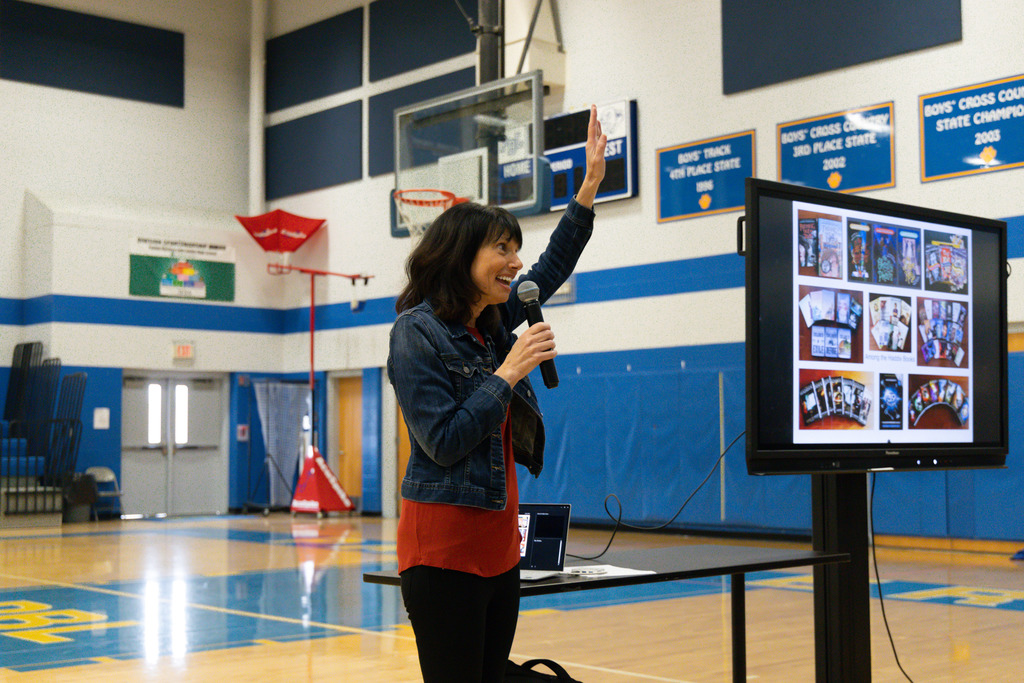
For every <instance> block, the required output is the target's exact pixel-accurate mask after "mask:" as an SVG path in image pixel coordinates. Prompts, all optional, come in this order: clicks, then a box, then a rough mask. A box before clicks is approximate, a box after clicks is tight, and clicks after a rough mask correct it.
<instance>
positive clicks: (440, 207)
mask: <svg viewBox="0 0 1024 683" xmlns="http://www.w3.org/2000/svg"><path fill="white" fill-rule="evenodd" d="M392 196H393V197H394V199H395V212H396V213H397V214H398V218H399V224H400V225H402V226H403V227H405V228H406V229H408V230H409V236H410V237H412V238H413V241H414V242H415V241H418V240H419V238H420V237H422V236H423V233H425V232H426V231H427V228H429V227H430V224H431V223H433V222H434V219H435V218H437V217H438V216H440V215H441V214H442V213H444V212H445V211H446V210H447V209H450V208H451V207H453V206H455V205H456V204H461V203H463V202H468V201H469V198H468V197H456V196H455V193H454V192H449V191H448V190H428V189H411V190H395V191H394V193H393V194H392Z"/></svg>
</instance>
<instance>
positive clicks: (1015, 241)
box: [1004, 216, 1024, 258]
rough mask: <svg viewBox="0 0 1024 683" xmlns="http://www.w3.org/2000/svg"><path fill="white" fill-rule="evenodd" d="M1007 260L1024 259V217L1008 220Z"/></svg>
mask: <svg viewBox="0 0 1024 683" xmlns="http://www.w3.org/2000/svg"><path fill="white" fill-rule="evenodd" d="M1004 220H1005V221H1006V258H1021V257H1024V216H1014V217H1013V218H1006V219H1004Z"/></svg>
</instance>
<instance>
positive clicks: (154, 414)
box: [121, 373, 228, 515]
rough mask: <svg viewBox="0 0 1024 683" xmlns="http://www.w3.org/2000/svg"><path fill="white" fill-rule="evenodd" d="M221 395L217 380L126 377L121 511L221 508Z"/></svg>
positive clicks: (224, 469)
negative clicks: (122, 509) (122, 507)
mask: <svg viewBox="0 0 1024 683" xmlns="http://www.w3.org/2000/svg"><path fill="white" fill-rule="evenodd" d="M226 390H227V382H226V380H225V378H224V377H221V376H198V375H173V374H155V373H153V374H151V373H131V374H129V373H126V374H125V377H124V380H123V386H122V403H121V414H122V424H121V444H122V447H121V489H122V491H123V494H122V504H123V506H124V511H125V513H126V514H140V515H160V514H169V515H195V514H219V513H223V512H226V511H227V509H228V449H227V428H226V426H225V424H226V423H225V418H226V416H227V409H226V406H227V394H226Z"/></svg>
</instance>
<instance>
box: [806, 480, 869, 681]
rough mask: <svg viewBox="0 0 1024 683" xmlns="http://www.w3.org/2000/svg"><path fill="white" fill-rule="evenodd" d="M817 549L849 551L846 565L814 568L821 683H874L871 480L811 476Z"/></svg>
mask: <svg viewBox="0 0 1024 683" xmlns="http://www.w3.org/2000/svg"><path fill="white" fill-rule="evenodd" d="M811 506H812V514H813V525H812V539H813V546H814V550H819V551H823V552H830V553H835V552H840V553H849V555H850V562H849V563H848V564H845V563H840V564H830V565H824V566H817V567H815V568H814V643H815V671H816V673H817V678H816V680H817V681H818V683H826V682H827V683H838V682H840V681H841V682H843V683H868V682H870V681H871V621H870V609H869V600H870V589H869V575H868V550H869V549H868V478H867V474H864V473H853V474H847V473H844V474H813V475H811Z"/></svg>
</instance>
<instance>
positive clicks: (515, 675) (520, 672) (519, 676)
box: [505, 659, 581, 683]
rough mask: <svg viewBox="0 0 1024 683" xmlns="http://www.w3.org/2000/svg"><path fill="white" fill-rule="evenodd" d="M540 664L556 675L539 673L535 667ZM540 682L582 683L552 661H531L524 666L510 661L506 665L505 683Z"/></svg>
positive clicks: (524, 663)
mask: <svg viewBox="0 0 1024 683" xmlns="http://www.w3.org/2000/svg"><path fill="white" fill-rule="evenodd" d="M538 664H543V665H544V666H546V667H547V668H549V669H551V670H552V671H554V673H553V674H548V673H543V672H541V671H537V670H536V669H535V668H534V667H536V666H537V665H538ZM539 681H548V682H549V683H581V682H580V681H578V680H576V679H575V678H573V677H572V676H570V675H569V673H568V672H567V671H566V670H565V669H563V668H562V666H561V664H559V663H558V662H553V661H551V660H550V659H531V660H529V661H527V662H523V663H522V664H516V663H515V662H513V661H512V660H511V659H510V660H508V664H506V665H505V683H539Z"/></svg>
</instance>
